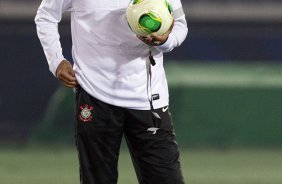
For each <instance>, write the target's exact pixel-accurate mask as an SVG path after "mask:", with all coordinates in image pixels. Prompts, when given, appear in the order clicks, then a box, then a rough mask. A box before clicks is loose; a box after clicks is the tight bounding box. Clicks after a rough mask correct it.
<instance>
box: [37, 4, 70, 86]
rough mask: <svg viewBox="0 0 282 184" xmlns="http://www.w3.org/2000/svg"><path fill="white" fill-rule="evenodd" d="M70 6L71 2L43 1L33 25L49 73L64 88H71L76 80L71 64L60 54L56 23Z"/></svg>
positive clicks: (60, 48)
mask: <svg viewBox="0 0 282 184" xmlns="http://www.w3.org/2000/svg"><path fill="white" fill-rule="evenodd" d="M71 6H72V0H43V1H42V3H41V5H40V7H39V8H38V11H37V14H36V17H35V23H36V28H37V34H38V37H39V40H40V42H41V45H42V47H43V50H44V53H45V56H46V58H47V62H48V65H49V69H50V71H51V72H52V73H53V75H55V76H56V77H57V78H58V79H59V80H61V81H62V82H63V83H64V85H65V86H69V87H73V86H75V85H76V79H75V76H74V72H73V70H72V66H71V64H70V63H69V62H68V61H66V59H65V58H64V56H63V53H62V47H61V43H60V35H59V32H58V23H59V22H60V21H61V19H62V14H63V12H64V11H66V10H69V9H70V8H71Z"/></svg>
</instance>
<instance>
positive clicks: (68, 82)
mask: <svg viewBox="0 0 282 184" xmlns="http://www.w3.org/2000/svg"><path fill="white" fill-rule="evenodd" d="M56 77H57V78H58V79H59V80H60V81H61V82H62V83H63V84H64V85H65V86H66V87H70V88H73V87H76V86H77V81H76V78H75V73H74V71H73V69H72V65H71V64H70V62H68V61H67V60H63V61H62V62H61V63H60V64H59V66H58V68H57V70H56Z"/></svg>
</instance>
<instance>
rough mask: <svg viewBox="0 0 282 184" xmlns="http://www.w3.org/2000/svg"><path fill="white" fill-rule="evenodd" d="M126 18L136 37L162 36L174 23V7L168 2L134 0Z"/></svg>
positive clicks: (166, 0) (161, 0) (127, 10)
mask: <svg viewBox="0 0 282 184" xmlns="http://www.w3.org/2000/svg"><path fill="white" fill-rule="evenodd" d="M126 18H127V22H128V24H129V27H130V28H131V30H132V31H133V32H134V33H135V34H136V35H138V36H143V37H146V36H148V35H150V34H152V33H155V34H157V35H159V36H161V35H163V34H165V33H166V32H167V31H168V30H169V28H170V27H171V25H172V23H173V16H172V7H171V4H170V3H169V2H168V0H132V1H131V3H130V4H129V6H128V7H127V9H126Z"/></svg>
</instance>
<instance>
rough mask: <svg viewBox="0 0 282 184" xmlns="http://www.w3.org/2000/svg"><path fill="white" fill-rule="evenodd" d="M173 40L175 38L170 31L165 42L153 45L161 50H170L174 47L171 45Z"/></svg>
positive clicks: (173, 43)
mask: <svg viewBox="0 0 282 184" xmlns="http://www.w3.org/2000/svg"><path fill="white" fill-rule="evenodd" d="M175 42H176V38H175V36H174V34H173V33H170V34H169V37H168V39H167V40H166V42H165V43H163V44H162V45H159V46H155V47H156V48H157V49H158V50H159V51H161V52H170V51H171V50H173V48H174V47H173V45H175Z"/></svg>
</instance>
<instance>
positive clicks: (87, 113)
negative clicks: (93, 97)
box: [79, 104, 93, 123]
mask: <svg viewBox="0 0 282 184" xmlns="http://www.w3.org/2000/svg"><path fill="white" fill-rule="evenodd" d="M80 109H81V111H80V115H79V119H80V120H81V121H83V122H84V123H87V122H89V121H91V120H92V113H91V111H92V110H93V107H92V106H89V105H87V104H86V105H81V106H80Z"/></svg>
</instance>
